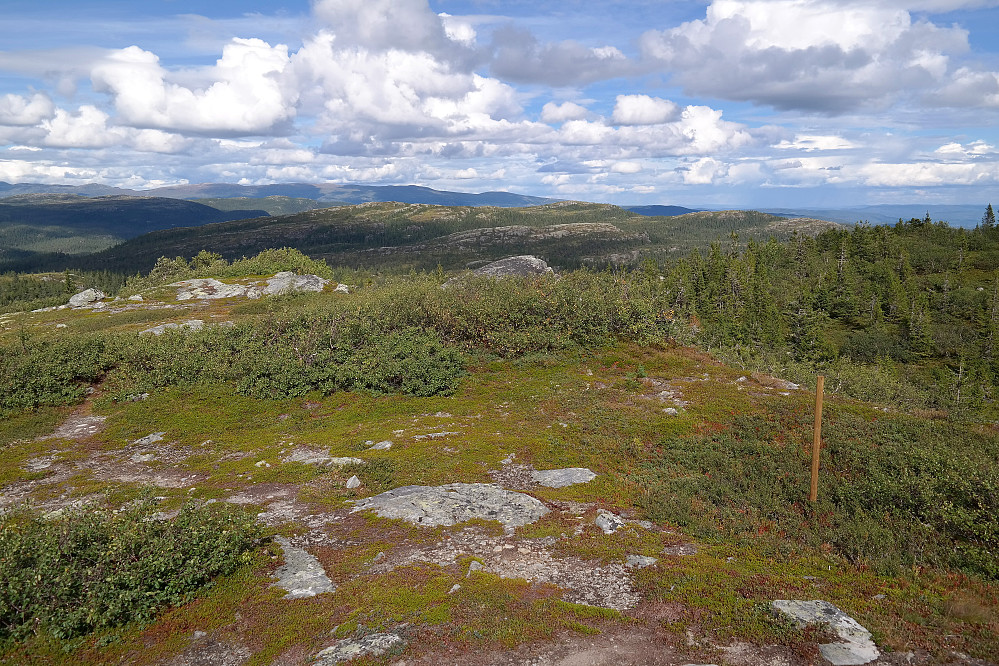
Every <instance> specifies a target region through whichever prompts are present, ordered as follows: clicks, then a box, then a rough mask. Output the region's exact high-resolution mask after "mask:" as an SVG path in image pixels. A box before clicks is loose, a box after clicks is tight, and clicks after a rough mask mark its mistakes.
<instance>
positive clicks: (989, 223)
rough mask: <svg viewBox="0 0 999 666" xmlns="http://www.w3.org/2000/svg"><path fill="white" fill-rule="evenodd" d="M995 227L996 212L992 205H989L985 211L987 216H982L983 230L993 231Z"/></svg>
mask: <svg viewBox="0 0 999 666" xmlns="http://www.w3.org/2000/svg"><path fill="white" fill-rule="evenodd" d="M995 226H996V214H995V211H993V210H992V204H989V205H988V208H986V209H985V214H984V215H982V228H984V229H992V228H993V227H995Z"/></svg>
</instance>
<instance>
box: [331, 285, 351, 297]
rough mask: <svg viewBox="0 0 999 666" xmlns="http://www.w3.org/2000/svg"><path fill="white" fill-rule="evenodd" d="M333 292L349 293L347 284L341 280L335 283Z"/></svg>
mask: <svg viewBox="0 0 999 666" xmlns="http://www.w3.org/2000/svg"><path fill="white" fill-rule="evenodd" d="M333 292H334V293H337V294H349V293H350V287H348V286H347V285H345V284H343V283H342V282H341V283H339V284H337V286H336V288H335V289H333Z"/></svg>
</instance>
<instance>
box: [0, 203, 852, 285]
mask: <svg viewBox="0 0 999 666" xmlns="http://www.w3.org/2000/svg"><path fill="white" fill-rule="evenodd" d="M838 226H839V225H837V224H835V223H831V222H824V221H821V220H802V219H796V220H788V219H786V218H780V217H776V216H773V215H767V214H764V213H758V212H755V211H720V212H698V213H690V214H686V215H679V216H676V217H647V216H642V215H638V214H635V213H632V212H630V211H627V210H625V209H623V208H618V207H617V206H611V205H607V204H593V203H585V202H572V201H564V202H558V203H552V204H548V205H544V206H530V207H526V208H500V207H493V206H481V207H471V206H434V205H429V204H405V203H397V202H388V203H368V204H361V205H356V206H338V207H333V208H324V209H317V210H308V211H303V212H300V213H296V214H290V215H280V216H276V217H259V218H254V219H244V220H236V221H233V222H223V223H219V224H212V225H203V226H195V225H193V224H192V225H187V226H186V227H184V228H171V229H166V230H163V231H157V232H152V233H149V234H145V235H143V236H140V237H138V238H134V239H132V240H130V241H128V242H126V243H123V244H121V245H118V246H116V247H112V248H109V249H107V250H104V251H101V252H98V253H95V254H92V255H88V256H74V257H67V256H63V255H51V256H48V257H42V256H34V257H31V258H30V259H29V260H25V261H20V262H8V263H7V264H6V265H4V264H2V263H0V269H6V270H15V271H20V272H32V271H40V270H44V271H62V270H65V269H66V268H73V269H77V268H79V269H86V270H110V271H116V272H124V273H129V274H132V273H135V272H146V271H148V270H150V269H151V268H152V267H153V264H154V263H155V262H156V260H157V259H158V258H159V257H161V256H166V257H171V258H172V257H178V256H181V257H192V256H194V255H196V254H197V253H198V252H200V251H201V250H208V251H210V252H215V253H217V254H220V255H222V256H223V257H225V258H226V259H228V260H230V261H232V260H236V259H239V258H240V257H243V256H252V255H254V254H257V253H258V252H262V251H264V250H266V249H269V248H274V247H294V248H295V249H297V250H300V251H302V252H305V253H306V254H308V255H309V256H312V257H314V258H317V259H324V260H326V261H327V263H329V264H330V265H331V266H350V267H352V268H357V269H364V270H379V271H407V270H411V269H416V270H434V269H435V268H437V267H438V266H441V267H442V268H444V269H446V270H452V269H461V268H464V267H466V266H468V265H475V262H485V261H492V260H494V259H498V258H500V257H504V256H510V255H518V254H536V255H539V256H544V257H545V258H546V259H547V260H548V261H549V262H551V263H552V264H554V265H556V266H559V267H560V268H563V269H566V268H575V267H580V266H590V267H604V266H607V265H617V266H621V265H637V264H638V263H640V262H641V261H642V260H644V259H650V258H651V259H654V260H656V261H666V260H667V259H670V258H675V257H679V256H683V255H684V254H686V253H687V252H689V251H690V250H691V249H693V248H707V247H708V245H709V244H710V243H711V242H712V241H714V240H717V239H719V238H729V237H731V235H732V234H737V236H738V240H739V242H740V243H745V242H746V241H747V240H749V239H751V238H755V239H757V240H760V241H763V240H766V239H767V238H770V237H775V238H778V239H786V238H789V237H790V236H791V234H792V233H794V232H795V231H798V232H800V233H807V234H815V233H818V232H819V231H821V230H822V229H826V228H831V227H838Z"/></svg>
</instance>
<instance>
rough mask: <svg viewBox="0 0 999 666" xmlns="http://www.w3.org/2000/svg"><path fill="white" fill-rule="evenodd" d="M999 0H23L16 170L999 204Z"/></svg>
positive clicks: (10, 15) (68, 177) (3, 168)
mask: <svg viewBox="0 0 999 666" xmlns="http://www.w3.org/2000/svg"><path fill="white" fill-rule="evenodd" d="M997 146H999V0H914V1H912V2H904V1H902V0H886V1H882V2H878V3H871V2H869V1H864V2H862V1H859V0H713V1H711V2H695V1H686V0H678V1H673V2H671V1H664V0H658V1H655V2H653V1H648V2H646V1H644V0H633V1H626V0H619V1H614V0H605V1H604V2H599V3H595V2H583V1H579V0H562V1H560V2H548V1H546V0H533V1H527V0H512V1H504V2H500V1H493V0H435V1H430V2H428V1H427V0H314V1H312V2H309V1H307V0H294V1H292V0H287V1H284V0H271V1H267V2H264V1H261V0H241V1H239V2H235V1H216V2H211V3H206V2H195V1H193V0H147V1H146V2H144V3H137V2H134V0H130V1H124V0H103V1H96V2H86V1H80V0H74V1H72V2H68V1H63V0H32V1H31V2H27V1H24V0H4V3H3V5H2V8H0V180H3V181H7V182H43V183H53V184H55V183H59V184H81V183H88V182H99V183H105V184H109V185H116V186H122V187H130V188H136V189H142V188H149V187H155V186H158V185H168V184H176V183H185V182H233V183H246V184H258V183H272V182H289V181H295V182H351V183H369V184H418V185H426V186H429V187H434V188H438V189H454V190H462V191H485V190H510V191H515V192H520V193H525V194H535V195H540V196H554V197H559V198H574V199H582V200H588V201H608V202H612V203H622V204H624V203H635V204H653V203H661V204H679V205H688V206H698V205H701V206H714V207H725V206H733V207H758V208H761V207H768V206H769V207H776V206H797V207H807V206H814V207H829V206H848V205H865V204H878V203H920V204H927V205H929V204H941V203H953V204H973V205H982V206H983V207H984V205H985V203H987V202H990V201H991V202H994V203H999V188H997V183H999V148H997Z"/></svg>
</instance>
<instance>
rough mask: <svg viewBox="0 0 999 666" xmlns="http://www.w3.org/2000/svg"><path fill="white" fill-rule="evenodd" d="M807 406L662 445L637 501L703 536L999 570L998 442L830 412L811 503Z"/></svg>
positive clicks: (967, 432)
mask: <svg viewBox="0 0 999 666" xmlns="http://www.w3.org/2000/svg"><path fill="white" fill-rule="evenodd" d="M809 416H810V415H809V414H807V413H805V412H803V411H802V412H797V413H783V414H775V413H771V414H767V415H760V416H742V415H736V416H735V417H734V418H733V423H732V426H731V427H730V428H729V427H726V428H723V429H719V430H718V431H716V432H709V433H702V434H698V435H694V436H690V437H670V438H666V439H663V440H662V441H660V442H658V443H657V446H656V449H655V452H654V453H653V454H652V455H650V456H649V457H648V459H647V460H646V461H645V463H644V469H643V471H641V472H639V473H637V474H636V475H635V477H634V479H633V480H634V481H635V482H636V483H637V484H638V485H639V486H640V487H642V488H643V494H642V499H641V503H642V504H643V506H644V508H645V509H646V510H647V511H648V512H649V515H650V516H651V517H652V518H654V519H656V520H665V521H670V522H673V523H676V524H677V525H679V526H681V527H683V528H685V529H686V530H689V531H690V532H691V533H693V534H694V535H696V536H698V537H701V538H705V539H728V538H737V539H740V538H741V539H751V540H754V541H759V540H760V539H761V537H762V538H763V539H764V541H765V542H766V541H769V543H771V544H772V545H774V546H775V547H778V548H786V547H787V546H789V545H790V546H791V547H795V546H808V547H811V548H827V549H832V550H833V551H834V552H836V553H838V554H840V555H841V556H843V557H846V558H848V559H849V560H851V561H854V562H859V563H867V564H869V565H871V566H875V567H876V568H878V569H879V570H884V571H894V570H897V569H898V568H899V567H908V566H913V565H919V566H925V565H932V566H947V567H955V568H958V569H963V570H966V571H969V572H973V573H976V574H979V575H982V576H985V577H987V578H992V579H999V558H997V557H996V554H997V553H999V492H997V491H999V464H997V462H996V460H997V454H999V443H997V440H996V438H995V437H990V436H987V435H982V434H980V433H976V432H975V431H974V430H973V429H970V428H969V429H962V428H960V427H959V426H958V425H956V424H953V423H945V422H927V421H925V420H906V419H901V418H895V419H885V420H874V421H869V420H866V419H863V418H860V417H858V416H855V415H851V414H840V415H837V416H835V417H831V418H829V419H827V424H826V426H825V427H824V429H823V435H824V440H825V444H824V449H823V452H822V461H821V476H820V488H819V500H818V502H816V503H814V504H811V503H809V502H807V497H808V487H809V476H810V464H809V455H810V454H809V453H808V450H807V447H804V446H802V445H801V444H800V443H798V442H789V441H785V440H784V439H783V433H786V432H802V433H805V432H810V431H811V424H810V421H809Z"/></svg>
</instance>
